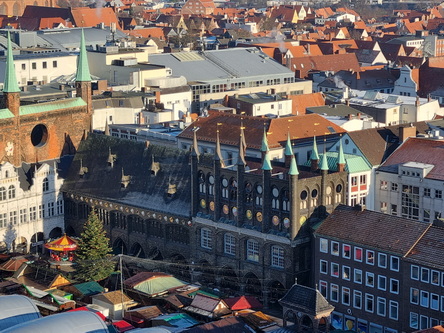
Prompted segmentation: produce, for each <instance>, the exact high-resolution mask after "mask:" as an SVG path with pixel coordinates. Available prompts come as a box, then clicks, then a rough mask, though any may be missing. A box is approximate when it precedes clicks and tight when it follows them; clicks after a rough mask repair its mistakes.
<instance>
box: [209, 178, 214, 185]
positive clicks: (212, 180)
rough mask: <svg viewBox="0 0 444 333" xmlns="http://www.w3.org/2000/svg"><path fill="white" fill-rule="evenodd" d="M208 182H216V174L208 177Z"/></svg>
mask: <svg viewBox="0 0 444 333" xmlns="http://www.w3.org/2000/svg"><path fill="white" fill-rule="evenodd" d="M208 182H209V183H210V184H211V185H213V184H214V176H210V177H208Z"/></svg>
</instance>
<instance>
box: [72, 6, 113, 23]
mask: <svg viewBox="0 0 444 333" xmlns="http://www.w3.org/2000/svg"><path fill="white" fill-rule="evenodd" d="M71 13H72V17H73V19H74V24H75V26H76V27H95V26H97V24H99V23H104V24H105V26H110V25H111V23H115V24H116V27H117V28H120V25H119V21H118V20H117V16H116V13H114V11H113V10H112V8H87V7H78V8H72V9H71Z"/></svg>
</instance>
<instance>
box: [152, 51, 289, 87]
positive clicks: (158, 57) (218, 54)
mask: <svg viewBox="0 0 444 333" xmlns="http://www.w3.org/2000/svg"><path fill="white" fill-rule="evenodd" d="M149 62H150V63H151V64H156V65H163V66H166V67H169V68H171V69H172V70H173V74H174V75H182V76H184V77H186V78H187V81H188V82H191V81H204V82H207V81H217V80H227V79H236V78H249V77H250V78H251V77H262V78H263V79H266V78H270V77H282V76H284V77H287V76H289V77H293V72H292V71H291V70H289V69H288V68H286V67H284V66H282V65H281V64H279V63H278V62H277V61H275V60H274V59H272V58H270V57H268V56H267V55H266V54H265V53H263V52H261V51H259V50H258V49H256V48H232V49H225V50H212V51H203V52H179V53H165V54H151V55H150V56H149Z"/></svg>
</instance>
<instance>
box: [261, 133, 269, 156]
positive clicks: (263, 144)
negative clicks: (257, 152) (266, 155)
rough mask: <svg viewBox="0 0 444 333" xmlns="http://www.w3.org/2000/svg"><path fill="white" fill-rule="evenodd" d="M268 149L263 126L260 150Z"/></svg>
mask: <svg viewBox="0 0 444 333" xmlns="http://www.w3.org/2000/svg"><path fill="white" fill-rule="evenodd" d="M267 150H268V140H267V133H266V132H265V128H264V135H263V137H262V145H261V151H264V152H265V151H267Z"/></svg>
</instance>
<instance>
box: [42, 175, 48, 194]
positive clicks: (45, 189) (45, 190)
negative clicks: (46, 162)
mask: <svg viewBox="0 0 444 333" xmlns="http://www.w3.org/2000/svg"><path fill="white" fill-rule="evenodd" d="M42 189H43V192H47V191H49V180H48V178H45V179H43V183H42Z"/></svg>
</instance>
